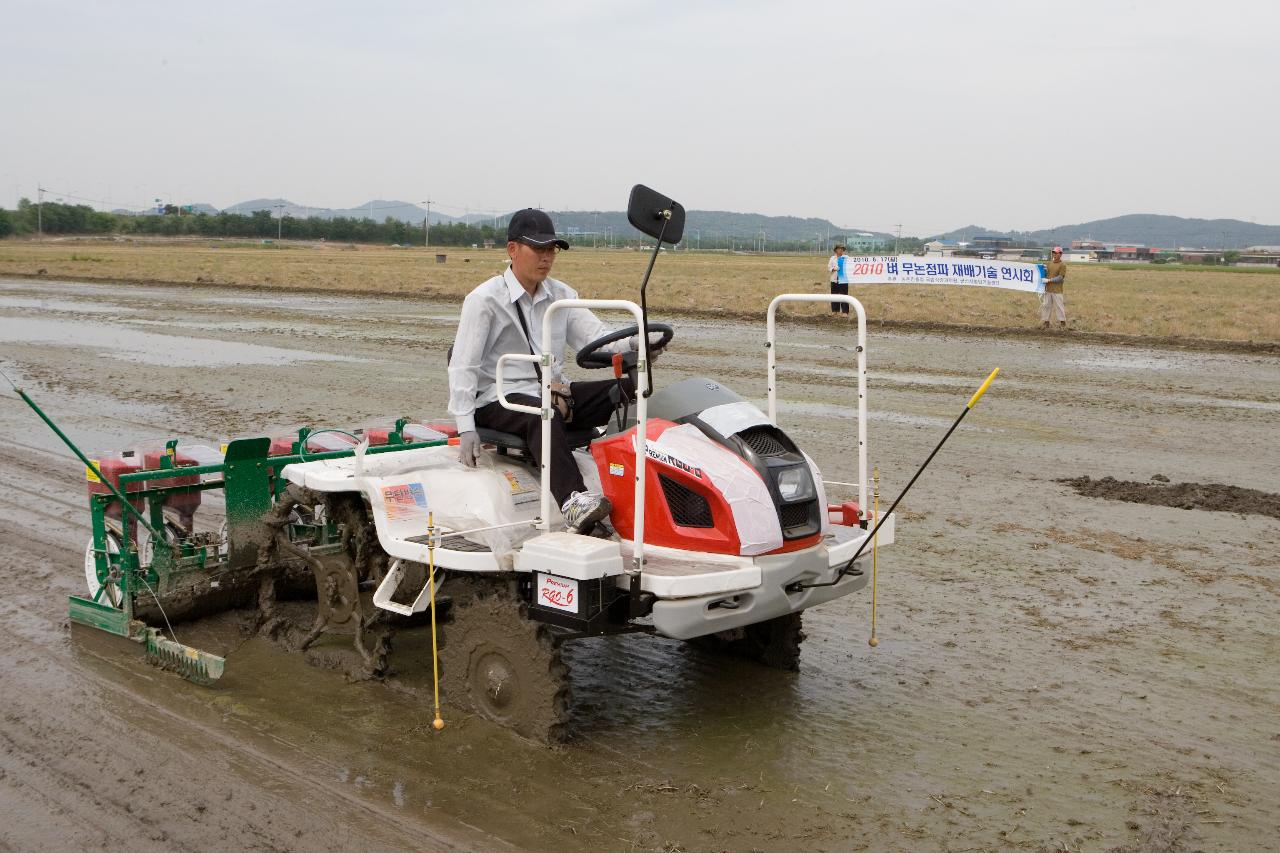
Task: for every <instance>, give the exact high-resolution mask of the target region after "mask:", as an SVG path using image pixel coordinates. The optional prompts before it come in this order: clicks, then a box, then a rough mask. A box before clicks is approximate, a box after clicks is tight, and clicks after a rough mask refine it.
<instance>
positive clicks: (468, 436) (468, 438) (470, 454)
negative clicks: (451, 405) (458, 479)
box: [458, 430, 480, 468]
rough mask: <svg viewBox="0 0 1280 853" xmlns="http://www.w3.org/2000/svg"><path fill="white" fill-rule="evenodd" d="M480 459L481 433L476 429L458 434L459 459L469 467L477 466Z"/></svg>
mask: <svg viewBox="0 0 1280 853" xmlns="http://www.w3.org/2000/svg"><path fill="white" fill-rule="evenodd" d="M479 459H480V435H479V433H477V432H476V431H475V430H472V431H471V432H464V433H462V434H461V435H459V436H458V461H459V462H461V463H462V464H463V465H466V466H467V467H468V468H474V467H476V462H477V461H478V460H479Z"/></svg>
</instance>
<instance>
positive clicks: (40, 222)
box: [36, 183, 44, 237]
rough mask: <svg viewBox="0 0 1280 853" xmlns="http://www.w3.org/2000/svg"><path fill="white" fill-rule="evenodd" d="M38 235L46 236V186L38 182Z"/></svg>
mask: <svg viewBox="0 0 1280 853" xmlns="http://www.w3.org/2000/svg"><path fill="white" fill-rule="evenodd" d="M36 236H37V237H43V236H44V188H43V187H41V186H40V184H38V183H37V184H36Z"/></svg>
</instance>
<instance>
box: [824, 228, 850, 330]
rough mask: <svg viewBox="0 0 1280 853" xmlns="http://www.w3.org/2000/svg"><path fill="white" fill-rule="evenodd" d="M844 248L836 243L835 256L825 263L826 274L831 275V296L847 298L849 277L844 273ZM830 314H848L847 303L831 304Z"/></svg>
mask: <svg viewBox="0 0 1280 853" xmlns="http://www.w3.org/2000/svg"><path fill="white" fill-rule="evenodd" d="M844 251H845V249H844V246H843V245H841V244H840V243H836V248H835V254H834V255H832V256H831V259H830V260H828V261H827V272H829V273H831V295H832V296H835V295H837V294H838V295H840V296H848V295H849V275H848V273H846V272H845V263H846V262H847V260H848V259H847V258H846V257H845V256H844ZM831 313H832V314H848V313H849V303H848V302H832V303H831Z"/></svg>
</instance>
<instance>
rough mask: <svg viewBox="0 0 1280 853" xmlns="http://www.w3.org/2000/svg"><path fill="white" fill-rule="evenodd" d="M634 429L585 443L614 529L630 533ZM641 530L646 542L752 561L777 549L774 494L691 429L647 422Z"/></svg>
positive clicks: (779, 541)
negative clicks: (611, 511) (643, 522)
mask: <svg viewBox="0 0 1280 853" xmlns="http://www.w3.org/2000/svg"><path fill="white" fill-rule="evenodd" d="M635 435H636V428H635V427H632V428H631V429H629V430H627V431H626V432H622V433H619V434H617V435H614V436H611V437H609V438H606V439H602V440H600V441H597V442H595V443H594V444H592V445H591V455H592V456H593V457H594V458H595V460H596V466H597V468H598V469H599V471H600V483H601V487H602V489H603V490H604V494H605V496H606V497H608V498H609V500H610V502H612V503H613V517H612V521H613V526H614V527H615V528H616V529H617V531H618V534H619V535H620V536H622V537H623V538H624V539H633V538H634V535H635V526H634V520H635V493H634V485H635V477H636V471H635V458H636V450H635V444H636V441H635ZM646 439H647V444H646V450H647V455H648V459H647V460H646V463H645V530H644V541H645V542H646V543H647V544H651V545H660V546H664V547H667V548H678V549H681V550H687V551H701V552H703V553H713V554H734V555H742V556H755V555H757V554H766V553H769V552H770V551H776V550H778V549H779V548H781V547H782V545H783V537H782V527H781V524H780V523H779V521H778V510H777V508H776V506H775V505H774V501H773V497H772V495H771V493H770V491H769V489H768V487H767V486H766V485H765V484H764V482H763V481H762V480H761V479H760V475H759V474H758V473H757V472H756V470H755V469H754V468H752V467H751V466H750V465H749V464H747V462H745V461H744V460H743V459H742V457H740V456H738V455H736V454H734V453H733V452H731V451H730V450H729V449H727V448H725V447H724V446H722V445H720V444H717V443H716V442H714V441H712V440H711V439H709V438H707V436H706V435H704V434H703V433H702V431H701V430H699V429H698V427H696V426H694V425H692V424H676V423H673V422H671V421H668V420H662V419H656V418H655V419H651V420H649V421H648V427H647V431H646Z"/></svg>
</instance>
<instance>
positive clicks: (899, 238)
mask: <svg viewBox="0 0 1280 853" xmlns="http://www.w3.org/2000/svg"><path fill="white" fill-rule="evenodd" d="M901 242H902V223H901V222H899V223H898V232H897V236H896V237H894V238H893V253H894V254H895V255H896V254H898V244H899V243H901Z"/></svg>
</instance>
